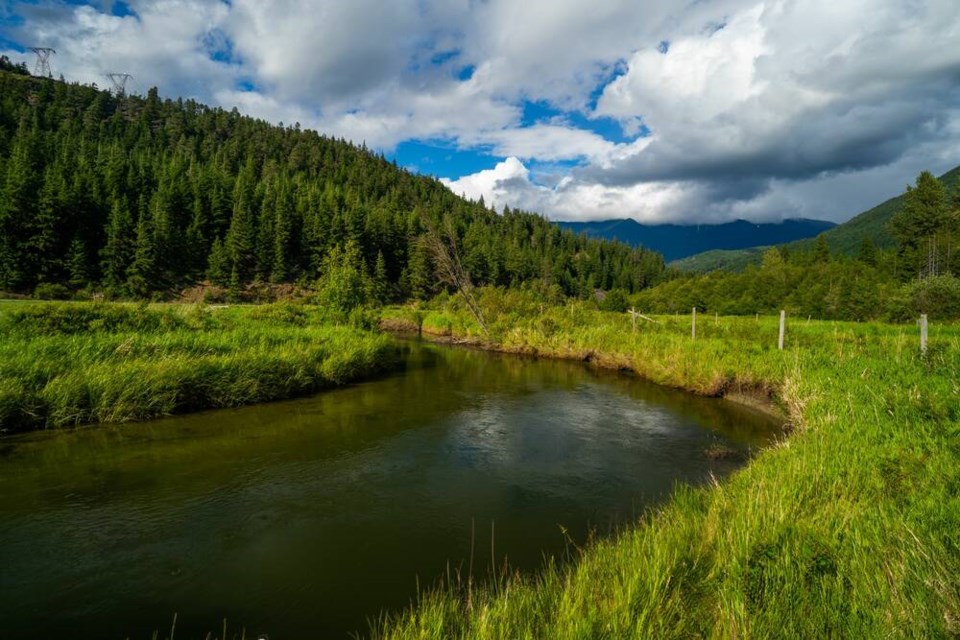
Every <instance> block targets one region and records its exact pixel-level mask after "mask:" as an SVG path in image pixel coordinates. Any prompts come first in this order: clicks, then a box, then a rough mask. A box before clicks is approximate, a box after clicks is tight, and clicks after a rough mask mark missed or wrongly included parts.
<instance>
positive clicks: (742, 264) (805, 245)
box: [673, 167, 960, 272]
mask: <svg viewBox="0 0 960 640" xmlns="http://www.w3.org/2000/svg"><path fill="white" fill-rule="evenodd" d="M940 182H942V183H943V185H944V187H946V189H947V192H948V193H949V194H956V193H960V167H954V168H953V169H951V170H950V171H947V172H946V173H944V174H943V175H942V176H940ZM903 202H904V200H903V195H899V196H896V197H894V198H890V199H889V200H886V201H885V202H882V203H880V204H878V205H877V206H875V207H873V208H872V209H868V210H867V211H864V212H863V213H861V214H859V215H856V216H854V217H853V218H851V219H850V220H847V221H846V222H844V223H843V224H839V225H837V226H836V227H834V228H832V229H830V230H828V231H825V232H824V234H823V237H824V238H825V239H826V242H827V246H828V247H829V248H830V250H831V251H833V252H835V253H839V254H843V255H847V256H854V255H856V254H857V252H858V251H859V250H860V246H861V245H862V244H863V242H864V238H866V239H867V240H869V241H870V242H872V243H873V244H874V245H875V246H876V247H877V248H878V249H889V248H891V247H893V246H894V245H895V240H894V238H893V233H892V231H891V230H890V219H891V218H892V217H893V215H894V214H895V213H897V212H898V211H899V210H900V209H902V208H903ZM767 244H779V243H767ZM813 244H814V242H813V240H798V241H794V242H791V243H788V244H786V249H787V251H794V252H796V251H806V250H809V249H811V248H812V247H813ZM766 248H767V247H766V246H757V247H751V248H748V249H742V250H730V251H727V250H717V251H706V252H704V253H701V254H698V255H694V256H690V257H689V258H685V259H682V260H679V261H677V262H674V263H673V266H676V267H678V268H680V269H682V270H683V271H692V272H702V271H712V270H713V269H726V270H730V271H741V270H743V269H744V268H746V267H747V265H751V264H754V265H759V264H760V258H761V256H762V255H763V250H764V249H766Z"/></svg>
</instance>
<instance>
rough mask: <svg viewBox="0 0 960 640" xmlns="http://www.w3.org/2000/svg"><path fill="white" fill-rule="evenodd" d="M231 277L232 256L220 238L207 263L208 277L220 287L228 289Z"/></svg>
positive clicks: (215, 243)
mask: <svg viewBox="0 0 960 640" xmlns="http://www.w3.org/2000/svg"><path fill="white" fill-rule="evenodd" d="M230 275H231V274H230V256H229V253H228V251H227V248H226V246H225V245H224V244H223V242H222V241H221V240H220V238H215V239H214V241H213V248H212V249H211V250H210V257H209V260H208V262H207V277H208V278H209V279H210V282H212V283H213V284H215V285H217V286H218V287H226V286H228V285H229V284H230Z"/></svg>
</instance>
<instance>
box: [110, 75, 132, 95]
mask: <svg viewBox="0 0 960 640" xmlns="http://www.w3.org/2000/svg"><path fill="white" fill-rule="evenodd" d="M107 77H108V78H110V82H112V83H113V92H114V93H115V94H117V97H123V96H125V95H126V94H127V80H129V79H130V78H132V77H133V76H132V75H130V74H129V73H108V74H107Z"/></svg>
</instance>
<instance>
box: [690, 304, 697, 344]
mask: <svg viewBox="0 0 960 640" xmlns="http://www.w3.org/2000/svg"><path fill="white" fill-rule="evenodd" d="M690 338H691V339H692V340H696V339H697V308H696V307H694V308H693V322H692V324H691V329H690Z"/></svg>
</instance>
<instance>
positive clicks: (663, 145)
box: [0, 0, 960, 223]
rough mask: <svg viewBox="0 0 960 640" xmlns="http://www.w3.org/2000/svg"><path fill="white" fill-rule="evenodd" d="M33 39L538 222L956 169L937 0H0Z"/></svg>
mask: <svg viewBox="0 0 960 640" xmlns="http://www.w3.org/2000/svg"><path fill="white" fill-rule="evenodd" d="M30 46H46V47H53V48H55V49H56V50H57V54H56V55H55V56H54V57H53V58H52V60H51V65H52V68H53V73H54V75H57V76H59V75H60V74H63V75H64V76H65V77H66V78H67V79H68V80H71V81H78V82H84V83H96V84H98V85H99V86H109V81H108V80H107V79H106V78H105V75H104V74H105V73H108V72H126V73H130V74H132V75H133V78H132V80H131V81H130V84H129V85H128V91H130V92H134V93H142V94H145V93H146V91H147V89H149V88H150V87H152V86H156V87H158V88H159V90H160V93H161V95H163V96H168V97H176V96H183V97H192V98H196V99H198V100H200V101H203V102H205V103H207V104H211V105H217V106H222V107H225V108H228V109H230V108H233V107H237V108H238V109H239V110H240V111H241V112H242V113H245V114H248V115H252V116H255V117H258V118H263V119H265V120H268V121H271V122H275V123H280V122H283V123H285V124H288V125H290V124H293V123H300V125H301V126H302V127H305V128H311V129H316V130H318V131H320V132H321V133H325V134H328V135H333V136H336V137H343V138H346V139H348V140H351V141H354V142H356V143H358V144H359V143H365V144H366V145H367V147H368V148H371V149H375V150H378V151H381V152H383V153H384V154H385V155H386V156H387V157H389V158H392V159H395V160H396V161H397V163H398V164H400V165H402V166H404V167H406V168H408V169H410V170H412V171H416V172H419V173H422V174H426V175H432V176H436V177H438V178H440V179H441V180H443V181H444V183H446V184H447V185H448V186H449V187H450V188H451V189H452V190H453V191H455V192H456V193H458V194H463V195H465V196H467V197H469V198H471V199H478V198H480V197H481V196H482V197H483V198H484V201H485V202H486V203H487V204H489V205H492V206H495V207H497V208H498V209H500V208H502V207H503V206H510V207H511V208H521V209H525V210H528V211H535V212H539V213H542V214H545V215H547V216H548V217H550V218H552V219H557V220H598V219H609V218H634V219H636V220H639V221H641V222H648V223H658V222H678V223H711V222H724V221H729V220H733V219H738V218H741V219H748V220H754V221H758V222H759V221H778V220H781V219H784V218H797V217H805V218H814V219H823V220H832V221H835V222H842V221H844V220H846V219H848V218H850V217H851V216H853V215H855V214H856V213H859V212H860V211H862V210H864V209H866V208H869V207H870V206H873V205H875V204H877V203H879V202H881V201H882V200H885V199H886V198H889V197H892V196H894V195H897V194H899V193H902V192H903V190H904V188H905V186H906V185H907V184H908V183H909V182H912V181H913V180H914V179H915V177H916V175H917V174H918V173H919V172H920V171H922V170H930V171H933V172H934V173H937V174H939V173H942V172H944V171H946V170H948V169H950V168H953V167H954V166H957V165H960V6H958V4H957V0H761V1H759V2H758V1H757V0H688V1H686V2H684V1H682V0H681V1H676V2H663V1H662V0H589V1H586V0H580V1H574V0H523V1H522V2H520V1H517V0H275V1H273V2H268V1H265V0H229V1H225V0H149V1H148V0H128V1H127V2H117V1H112V0H101V1H92V2H79V1H73V0H31V1H24V0H3V2H0V53H3V54H4V55H7V56H8V57H10V58H11V59H13V60H15V61H20V60H23V61H27V62H28V64H29V65H30V67H31V69H32V67H33V54H32V53H30V52H29V51H28V50H27V48H28V47H30Z"/></svg>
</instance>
